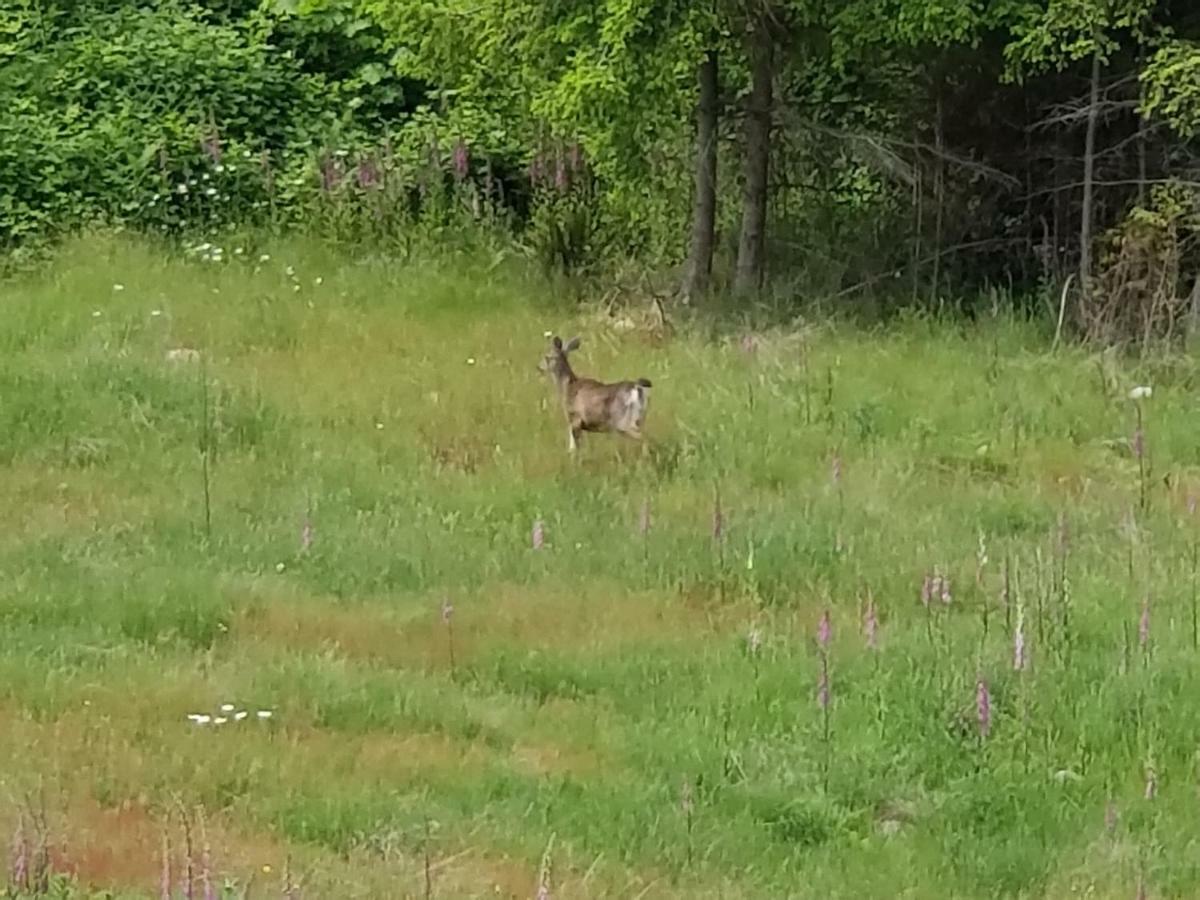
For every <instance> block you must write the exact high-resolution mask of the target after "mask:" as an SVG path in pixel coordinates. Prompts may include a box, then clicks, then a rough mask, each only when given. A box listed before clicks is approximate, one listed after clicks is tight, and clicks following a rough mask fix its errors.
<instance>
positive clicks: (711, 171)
mask: <svg viewBox="0 0 1200 900" xmlns="http://www.w3.org/2000/svg"><path fill="white" fill-rule="evenodd" d="M717 74H718V73H717V51H716V50H709V51H708V52H707V53H706V54H705V55H704V60H703V61H702V62H701V63H700V66H699V68H698V69H697V71H696V82H697V86H698V88H699V99H698V101H697V103H696V196H695V198H694V199H693V205H692V240H691V250H690V252H689V253H688V261H687V268H686V270H685V271H684V276H683V289H682V290H683V296H684V297H685V298H690V297H699V296H703V295H704V294H705V293H707V292H708V282H709V277H710V276H711V275H712V259H713V237H714V231H715V229H716V219H717V116H718V114H719V113H718V110H717V90H718V78H717Z"/></svg>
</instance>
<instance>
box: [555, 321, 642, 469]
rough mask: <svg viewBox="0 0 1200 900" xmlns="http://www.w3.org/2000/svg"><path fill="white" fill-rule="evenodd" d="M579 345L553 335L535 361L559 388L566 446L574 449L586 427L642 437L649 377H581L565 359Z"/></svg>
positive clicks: (634, 437)
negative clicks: (606, 381) (611, 381)
mask: <svg viewBox="0 0 1200 900" xmlns="http://www.w3.org/2000/svg"><path fill="white" fill-rule="evenodd" d="M578 346H579V338H577V337H574V338H571V340H569V341H567V343H566V344H565V345H564V344H563V342H562V339H561V338H559V337H557V336H555V337H554V338H553V339H552V340H551V341H550V349H549V350H547V351H546V355H545V356H543V357H542V361H541V362H540V363H538V370H539V371H541V372H545V373H546V374H547V375H549V376H550V380H551V381H553V382H554V385H555V387H557V388H558V396H559V400H560V401H561V402H562V409H563V413H564V414H565V415H566V417H567V428H568V443H567V448H568V449H569V450H570V451H571V452H574V451H575V449H576V448H577V447H578V446H579V439H580V438H581V437H582V436H583V433H584V432H585V431H616V432H619V433H621V434H624V435H627V436H629V437H631V438H633V439H635V440H638V441H640V440H642V423H643V422H645V421H646V407H647V406H649V404H650V392H649V388H650V380H649V379H648V378H639V379H637V380H636V381H618V382H616V383H614V384H603V383H602V382H599V381H596V380H594V379H592V378H580V377H579V376H578V375H576V374H575V372H574V371H573V370H572V369H571V364H570V363H569V362H567V354H568V353H570V352H571V351H572V350H574V349H576V348H577V347H578Z"/></svg>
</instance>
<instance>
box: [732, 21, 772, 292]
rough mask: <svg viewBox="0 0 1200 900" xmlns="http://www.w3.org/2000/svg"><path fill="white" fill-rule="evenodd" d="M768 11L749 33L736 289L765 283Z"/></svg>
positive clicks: (768, 152) (769, 65)
mask: <svg viewBox="0 0 1200 900" xmlns="http://www.w3.org/2000/svg"><path fill="white" fill-rule="evenodd" d="M768 16H769V13H768V12H767V11H766V10H759V11H757V12H755V13H754V21H753V24H752V26H751V33H750V35H749V42H750V46H749V57H750V98H749V101H748V103H747V108H746V149H745V153H746V156H745V176H744V178H745V184H744V185H743V188H742V233H741V237H740V239H739V241H738V255H737V267H736V269H735V272H734V282H733V287H734V291H735V293H738V294H749V293H753V292H755V291H757V290H758V289H759V288H760V287H762V283H763V273H764V269H765V267H766V243H767V178H768V175H769V170H770V159H771V76H772V69H773V59H772V56H773V50H774V46H773V43H772V39H771V29H770V22H769V20H768Z"/></svg>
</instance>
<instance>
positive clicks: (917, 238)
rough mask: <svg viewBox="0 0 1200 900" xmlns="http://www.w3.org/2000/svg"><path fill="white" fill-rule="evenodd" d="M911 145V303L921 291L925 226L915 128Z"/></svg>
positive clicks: (919, 144) (919, 154) (918, 148)
mask: <svg viewBox="0 0 1200 900" xmlns="http://www.w3.org/2000/svg"><path fill="white" fill-rule="evenodd" d="M913 146H914V147H916V148H917V150H916V151H915V154H914V162H913V193H912V204H913V214H914V216H915V217H916V221H915V222H914V224H913V252H912V298H913V303H916V302H917V300H918V299H919V297H920V291H921V230H922V229H923V228H924V227H925V225H924V222H923V221H922V219H923V216H924V204H925V198H924V189H923V188H924V185H923V181H924V178H923V174H922V170H921V150H920V146H921V136H920V134H919V133H917V132H916V131H915V130H914V131H913Z"/></svg>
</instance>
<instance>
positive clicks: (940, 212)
mask: <svg viewBox="0 0 1200 900" xmlns="http://www.w3.org/2000/svg"><path fill="white" fill-rule="evenodd" d="M935 107H936V112H935V119H934V123H933V129H934V130H933V145H934V147H935V148H936V149H937V159H935V160H934V165H935V166H936V168H935V169H934V170H933V193H934V203H935V204H937V205H936V207H935V208H934V224H933V286H932V290H933V302H934V304H935V305H940V303H941V299H940V298H941V295H940V293H939V288H940V285H939V282H940V281H941V277H942V219H943V216H944V214H945V211H944V207H945V202H944V201H945V196H946V166H945V161H944V160H943V159H942V156H943V153H944V151H945V144H946V135H945V129H944V127H943V124H942V82H941V80H940V79H939V80H938V84H937V98H936V103H935Z"/></svg>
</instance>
